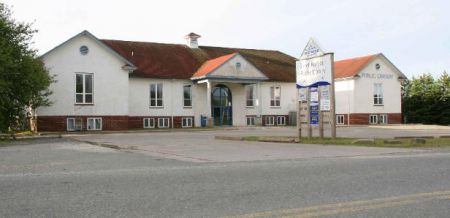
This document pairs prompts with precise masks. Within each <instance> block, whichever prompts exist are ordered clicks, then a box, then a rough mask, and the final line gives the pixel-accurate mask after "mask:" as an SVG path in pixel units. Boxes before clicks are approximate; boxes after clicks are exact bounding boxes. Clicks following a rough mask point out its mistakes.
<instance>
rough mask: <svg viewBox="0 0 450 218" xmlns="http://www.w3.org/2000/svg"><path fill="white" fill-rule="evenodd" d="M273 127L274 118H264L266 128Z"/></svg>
mask: <svg viewBox="0 0 450 218" xmlns="http://www.w3.org/2000/svg"><path fill="white" fill-rule="evenodd" d="M273 125H275V117H274V116H266V126H273Z"/></svg>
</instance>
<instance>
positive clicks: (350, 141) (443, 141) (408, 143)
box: [242, 136, 450, 148]
mask: <svg viewBox="0 0 450 218" xmlns="http://www.w3.org/2000/svg"><path fill="white" fill-rule="evenodd" d="M418 138H420V137H418ZM242 140H243V141H261V142H284V143H286V142H288V143H289V142H290V143H298V144H320V145H351V146H367V147H386V148H417V147H430V148H437V147H450V138H431V139H430V138H427V139H424V141H422V142H424V143H418V142H417V141H416V140H415V139H411V138H407V139H395V140H394V139H356V138H335V139H333V138H323V139H321V138H319V137H313V138H302V139H301V141H300V142H299V141H298V139H297V138H296V137H286V136H273V137H268V136H245V137H242Z"/></svg>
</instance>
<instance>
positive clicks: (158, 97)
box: [150, 83, 163, 107]
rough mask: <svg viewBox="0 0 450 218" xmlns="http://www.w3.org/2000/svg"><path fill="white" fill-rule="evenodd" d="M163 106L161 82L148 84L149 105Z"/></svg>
mask: <svg viewBox="0 0 450 218" xmlns="http://www.w3.org/2000/svg"><path fill="white" fill-rule="evenodd" d="M162 106H163V84H162V83H154V84H150V107H162Z"/></svg>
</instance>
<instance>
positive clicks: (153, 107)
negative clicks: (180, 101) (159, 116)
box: [149, 106, 164, 109]
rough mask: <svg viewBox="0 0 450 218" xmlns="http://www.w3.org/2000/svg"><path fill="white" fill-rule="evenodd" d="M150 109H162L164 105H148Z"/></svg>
mask: <svg viewBox="0 0 450 218" xmlns="http://www.w3.org/2000/svg"><path fill="white" fill-rule="evenodd" d="M149 108H150V109H164V106H149Z"/></svg>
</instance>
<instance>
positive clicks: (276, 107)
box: [270, 106, 281, 109]
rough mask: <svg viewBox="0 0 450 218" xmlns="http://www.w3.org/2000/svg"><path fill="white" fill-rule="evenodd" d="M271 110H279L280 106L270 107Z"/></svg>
mask: <svg viewBox="0 0 450 218" xmlns="http://www.w3.org/2000/svg"><path fill="white" fill-rule="evenodd" d="M270 108H272V109H281V106H270Z"/></svg>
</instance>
